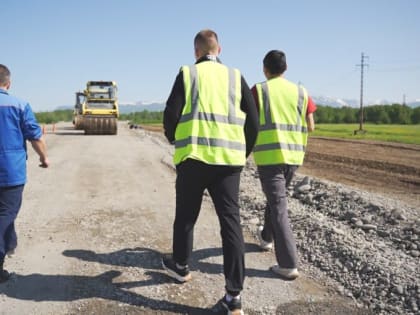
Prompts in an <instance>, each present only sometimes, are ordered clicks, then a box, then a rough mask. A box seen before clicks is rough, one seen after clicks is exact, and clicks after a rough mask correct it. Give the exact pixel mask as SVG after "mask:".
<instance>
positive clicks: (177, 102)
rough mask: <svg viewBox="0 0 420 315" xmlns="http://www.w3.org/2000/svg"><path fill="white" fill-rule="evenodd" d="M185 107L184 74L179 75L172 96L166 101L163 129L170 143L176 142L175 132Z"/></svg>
mask: <svg viewBox="0 0 420 315" xmlns="http://www.w3.org/2000/svg"><path fill="white" fill-rule="evenodd" d="M184 105H185V92H184V77H183V75H182V72H179V74H178V75H177V77H176V79H175V82H174V85H173V87H172V91H171V94H170V95H169V98H168V100H167V101H166V107H165V111H164V113H163V128H164V130H165V136H166V138H167V139H168V141H169V142H170V143H173V142H174V141H175V130H176V126H177V125H178V121H179V118H180V117H181V113H182V109H183V108H184Z"/></svg>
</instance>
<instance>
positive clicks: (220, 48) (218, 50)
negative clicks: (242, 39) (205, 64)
mask: <svg viewBox="0 0 420 315" xmlns="http://www.w3.org/2000/svg"><path fill="white" fill-rule="evenodd" d="M221 51H222V46H219V48H218V49H217V54H218V55H220V52H221Z"/></svg>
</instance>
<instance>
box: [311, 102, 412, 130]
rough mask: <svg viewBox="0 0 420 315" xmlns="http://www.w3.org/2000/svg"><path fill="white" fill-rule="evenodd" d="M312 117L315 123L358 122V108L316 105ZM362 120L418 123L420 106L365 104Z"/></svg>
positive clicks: (381, 122) (400, 123)
mask: <svg viewBox="0 0 420 315" xmlns="http://www.w3.org/2000/svg"><path fill="white" fill-rule="evenodd" d="M314 118H315V121H316V122H317V123H321V124H353V123H359V122H360V108H353V107H348V106H343V107H331V106H323V105H317V110H316V112H315V113H314ZM363 122H366V123H373V124H399V125H410V124H419V123H420V106H419V107H416V108H411V107H409V106H405V105H400V104H392V105H372V106H366V107H364V108H363Z"/></svg>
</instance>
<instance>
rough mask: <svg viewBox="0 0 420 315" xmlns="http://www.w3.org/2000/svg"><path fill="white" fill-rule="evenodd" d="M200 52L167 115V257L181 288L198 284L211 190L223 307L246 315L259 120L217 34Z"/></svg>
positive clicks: (207, 34)
mask: <svg viewBox="0 0 420 315" xmlns="http://www.w3.org/2000/svg"><path fill="white" fill-rule="evenodd" d="M194 49H195V58H196V63H195V64H194V65H189V66H183V67H182V68H181V70H180V72H179V74H178V76H177V77H176V79H175V83H174V85H173V88H172V91H171V94H170V96H169V98H168V100H167V102H166V108H165V111H164V121H163V124H164V129H165V136H166V137H167V139H168V140H169V141H170V142H171V143H173V144H175V154H174V164H175V165H176V171H177V178H176V210H175V221H174V224H173V246H172V249H173V252H172V255H171V256H165V257H163V259H162V266H163V268H164V269H165V270H166V271H167V272H168V274H169V276H171V277H173V278H175V279H177V280H178V281H180V282H186V281H188V280H190V279H191V273H190V271H189V268H188V261H189V258H190V255H191V253H192V248H193V232H194V225H195V223H196V220H197V218H198V215H199V212H200V207H201V201H202V197H203V193H204V190H205V189H207V191H208V192H209V194H210V196H211V198H212V200H213V203H214V205H215V208H216V214H217V216H218V218H219V222H220V227H221V237H222V245H223V255H224V259H223V267H224V268H223V271H224V275H225V281H226V285H225V289H226V294H225V295H224V296H223V298H222V299H221V303H222V305H223V306H224V307H225V308H226V309H227V310H228V311H229V312H230V313H231V314H242V306H241V297H240V292H241V291H242V289H243V281H244V277H245V266H244V251H245V250H244V247H245V246H244V240H243V235H242V228H241V225H240V215H239V203H238V199H239V180H240V173H241V170H242V168H243V166H244V165H245V162H246V158H247V157H248V155H250V153H251V152H252V148H253V146H254V144H255V140H256V138H257V133H258V113H257V108H256V105H255V103H254V100H253V97H252V94H251V91H250V89H249V87H248V84H247V83H246V81H245V79H244V78H243V77H242V75H241V73H240V72H239V70H237V69H233V68H229V67H227V66H225V65H223V64H222V63H221V62H220V60H219V58H218V55H219V53H220V45H219V42H218V38H217V34H216V33H215V32H214V31H212V30H203V31H200V32H199V33H198V34H197V35H196V36H195V39H194Z"/></svg>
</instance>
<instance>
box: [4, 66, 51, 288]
mask: <svg viewBox="0 0 420 315" xmlns="http://www.w3.org/2000/svg"><path fill="white" fill-rule="evenodd" d="M9 88H10V71H9V69H8V68H7V67H6V66H4V65H2V64H0V283H1V282H5V281H7V280H8V279H9V277H10V274H9V273H8V272H7V270H5V269H4V268H3V265H4V260H5V257H6V254H7V255H9V256H10V255H12V254H13V252H14V250H15V248H16V246H17V235H16V231H15V223H14V222H15V219H16V217H17V214H18V212H19V209H20V206H21V203H22V193H23V187H24V185H25V183H26V158H27V153H26V140H28V141H30V142H31V144H32V147H33V148H34V150H35V152H36V153H37V154H38V155H39V160H40V162H41V164H40V166H41V167H48V164H49V162H48V158H47V152H46V145H45V142H44V140H43V137H42V131H41V128H40V126H39V125H38V123H37V121H36V119H35V116H34V114H33V112H32V109H31V107H30V105H29V104H28V103H26V102H24V101H21V100H19V99H18V98H16V97H13V96H11V95H9V94H8V92H7V91H8V90H9Z"/></svg>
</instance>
